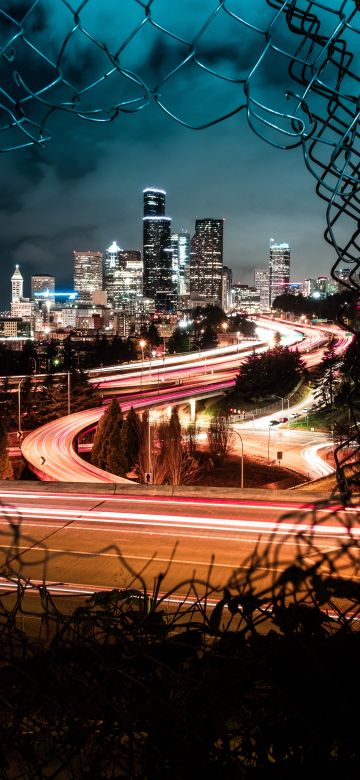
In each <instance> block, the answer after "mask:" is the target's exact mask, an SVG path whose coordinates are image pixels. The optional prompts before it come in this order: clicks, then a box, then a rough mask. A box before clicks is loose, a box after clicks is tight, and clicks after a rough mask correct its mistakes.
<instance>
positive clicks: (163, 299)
mask: <svg viewBox="0 0 360 780" xmlns="http://www.w3.org/2000/svg"><path fill="white" fill-rule="evenodd" d="M165 195H166V193H165V192H164V190H156V189H154V188H153V187H147V188H146V189H145V190H144V217H143V238H144V248H143V263H144V283H143V290H144V296H145V297H146V298H153V299H154V300H155V306H156V309H157V310H160V311H172V310H173V309H174V306H175V303H176V284H175V282H174V279H173V268H172V251H171V218H170V217H166V216H165Z"/></svg>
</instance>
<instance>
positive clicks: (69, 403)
mask: <svg viewBox="0 0 360 780" xmlns="http://www.w3.org/2000/svg"><path fill="white" fill-rule="evenodd" d="M70 376H71V375H70V371H68V372H67V406H68V414H71V401H70Z"/></svg>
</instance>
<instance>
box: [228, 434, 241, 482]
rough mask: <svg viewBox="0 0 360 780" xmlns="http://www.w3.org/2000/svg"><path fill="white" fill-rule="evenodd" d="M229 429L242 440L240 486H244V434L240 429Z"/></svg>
mask: <svg viewBox="0 0 360 780" xmlns="http://www.w3.org/2000/svg"><path fill="white" fill-rule="evenodd" d="M229 431H231V432H232V433H235V434H236V436H238V437H239V439H240V442H241V479H240V487H241V488H243V487H244V442H243V439H242V436H241V434H240V433H239V431H235V429H234V428H229Z"/></svg>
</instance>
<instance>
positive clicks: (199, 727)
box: [0, 0, 360, 778]
mask: <svg viewBox="0 0 360 780" xmlns="http://www.w3.org/2000/svg"><path fill="white" fill-rule="evenodd" d="M49 5H50V6H51V8H49ZM96 5H98V4H96ZM200 5H201V4H195V3H193V2H192V1H191V2H190V0H183V2H182V3H181V4H178V6H179V10H178V12H177V13H175V12H173V11H172V12H170V11H169V7H170V4H169V3H168V2H166V3H165V2H163V1H162V0H150V1H149V2H148V3H145V2H142V1H141V0H133V1H131V0H129V1H128V2H127V3H125V2H124V3H116V4H115V3H114V4H111V3H106V2H104V3H102V6H103V8H104V20H105V22H106V24H105V23H103V25H102V32H101V36H100V35H99V34H98V33H97V27H96V23H95V21H96V20H95V17H94V16H92V11H93V9H94V7H95V2H94V0H84V1H83V2H82V3H81V4H79V5H78V6H77V7H76V8H74V7H73V5H72V4H71V3H70V2H67V1H66V0H58V1H57V2H56V1H55V0H54V2H52V3H51V4H49V3H45V2H42V1H41V0H36V1H35V2H33V3H31V2H28V3H24V2H20V1H19V2H10V0H9V2H7V3H6V2H5V3H2V9H0V36H1V37H0V41H1V49H0V89H1V106H0V113H1V129H0V147H1V150H2V151H3V152H10V151H14V150H18V153H20V150H21V149H23V148H26V147H29V146H38V147H42V146H44V145H45V144H48V143H51V142H52V138H51V131H50V127H51V128H52V127H55V128H56V123H55V124H54V123H53V119H54V117H55V116H56V115H57V114H59V112H62V113H63V114H66V113H67V114H75V115H77V116H78V117H79V119H80V120H85V121H92V122H99V123H103V122H116V121H117V122H120V123H121V122H122V121H124V116H125V114H127V113H129V112H134V111H140V110H141V111H146V107H147V106H149V104H150V103H153V104H155V105H156V106H157V107H158V109H159V110H160V111H162V112H164V113H165V114H166V115H167V116H168V117H169V120H170V119H172V120H174V121H176V122H179V123H181V124H183V125H185V126H186V127H191V128H194V129H197V130H200V129H205V128H206V127H209V126H210V125H212V124H214V123H218V122H221V121H225V120H226V119H227V118H228V117H230V116H234V115H236V114H237V113H239V112H241V111H244V112H246V115H247V119H248V123H249V125H250V127H251V128H252V130H253V131H254V132H255V133H257V134H258V135H259V136H261V137H262V138H263V139H264V140H265V141H266V142H268V143H270V144H273V145H275V146H277V147H279V148H283V149H284V150H288V151H289V150H291V149H293V148H294V147H300V148H301V149H302V151H303V155H304V162H305V164H306V166H307V168H308V169H309V171H310V173H311V174H312V175H313V176H314V178H315V180H316V189H317V192H318V194H319V196H320V197H321V198H322V199H324V200H325V202H326V219H327V228H326V232H325V238H326V240H327V241H328V243H329V244H330V245H331V246H332V247H333V248H334V250H335V254H336V261H335V262H334V265H333V268H332V276H333V277H334V279H338V278H339V270H340V269H347V272H348V274H347V278H345V281H344V274H341V279H342V283H343V284H345V286H346V287H347V288H348V290H349V302H348V304H347V305H346V307H345V309H344V310H342V311H341V312H340V313H339V321H340V322H341V323H342V324H343V325H344V326H345V327H346V328H347V329H348V330H352V331H353V333H354V342H353V345H352V348H351V350H350V354H349V358H348V359H349V365H350V375H351V381H352V385H351V390H350V395H349V410H350V419H351V425H350V429H349V432H348V435H347V441H345V442H342V444H341V447H344V448H345V447H346V445H347V444H348V442H349V441H352V442H354V441H355V442H357V452H358V451H359V440H360V437H359V371H360V360H359V335H358V322H359V319H358V318H359V313H358V306H359V268H360V260H359V133H358V117H359V105H360V102H359V78H358V75H357V61H356V58H357V57H358V56H359V49H360V47H359V40H360V37H359V31H360V3H359V2H358V0H344V2H342V3H340V2H339V3H335V2H330V0H328V2H307V1H306V0H289V1H288V2H281V0H267V1H266V2H265V0H262V1H261V2H260V0H259V2H257V3H251V4H250V3H247V2H243V1H242V0H232V1H231V0H223V1H222V2H216V1H215V0H214V2H213V3H212V9H211V11H209V10H208V11H207V12H206V13H205V12H204V11H203V10H201V8H200ZM206 5H207V6H209V5H210V4H206ZM195 6H196V8H197V9H198V16H196V14H193V13H192V10H193V8H194V7H195ZM335 6H336V7H335ZM199 8H200V10H199ZM190 11H191V12H190ZM195 18H196V19H197V20H198V23H197V28H196V29H192V27H194V19H195ZM259 20H261V22H260V21H259ZM219 39H221V40H222V41H223V40H225V41H228V42H229V45H228V51H226V49H227V46H226V45H225V46H222V47H221V51H220V49H219V46H218V41H219ZM140 53H141V54H140ZM157 54H158V55H159V57H158V60H157V59H156V55H157ZM220 65H221V67H220ZM269 71H274V72H276V74H277V78H276V88H274V89H273V88H272V87H271V86H270V85H269V83H268V81H267V79H266V74H267V73H268V72H269ZM180 76H181V78H182V79H183V81H184V80H185V77H186V84H187V88H186V90H184V89H183V88H182V89H180V88H179V82H178V78H179V77H180ZM202 79H205V82H206V84H207V88H208V89H211V91H212V96H213V100H212V101H211V107H212V110H213V114H212V115H211V116H210V115H208V114H206V112H207V111H208V109H209V105H208V104H207V105H206V107H204V112H203V113H202V111H201V95H202V94H203V90H204V83H205V82H204V81H202ZM264 82H267V86H266V87H265V88H264ZM284 83H287V86H286V87H284V86H283V85H284ZM279 85H280V86H279ZM114 95H116V98H114ZM189 95H190V98H192V99H191V100H190V101H187V99H186V98H187V97H189ZM224 106H225V107H226V108H225V109H224V108H223V107H224ZM191 112H193V116H191ZM54 133H55V140H56V129H55V131H54ZM345 277H346V273H345ZM341 447H338V448H337V451H336V459H337V477H338V488H339V490H338V496H339V494H340V496H341V497H342V499H343V500H344V501H345V502H346V503H347V504H348V508H349V510H351V508H352V507H353V509H354V508H355V510H356V502H357V497H356V496H355V495H354V492H355V493H356V488H358V484H359V478H358V466H357V465H356V464H355V466H352V467H350V466H348V467H346V462H345V461H343V460H342V458H341V452H340V449H341ZM350 470H351V473H349V472H350ZM338 504H339V499H335V498H334V500H333V501H330V502H329V501H328V502H327V503H326V504H325V505H324V506H322V505H321V504H320V503H317V505H316V506H315V507H314V508H313V509H310V508H309V509H306V508H304V510H303V511H302V512H301V513H300V514H299V516H298V517H297V520H296V527H295V528H293V529H291V528H290V526H287V525H286V521H287V519H288V520H290V518H286V517H285V518H282V521H281V525H280V526H279V532H278V534H275V535H274V536H271V537H269V538H267V539H263V540H260V541H259V543H258V545H257V547H256V549H255V551H254V553H253V554H252V556H251V558H250V559H249V560H248V561H245V562H241V565H240V566H239V568H238V569H237V570H236V571H235V572H234V574H233V576H232V578H231V580H230V581H229V583H228V584H227V587H226V588H225V589H222V590H221V591H219V590H218V589H217V588H216V587H215V586H213V585H212V575H213V572H212V569H211V567H210V569H209V574H208V578H207V581H206V582H198V581H197V580H196V579H194V578H193V579H191V580H189V582H188V583H180V585H179V586H178V588H177V593H179V592H180V593H181V594H182V595H183V596H184V595H185V594H187V595H188V597H189V598H188V600H186V599H184V598H183V599H182V605H181V606H180V607H176V604H175V603H174V602H173V601H172V600H171V594H167V595H166V597H164V596H163V595H162V593H161V591H162V586H163V581H162V579H161V578H160V579H159V580H158V581H157V582H156V583H155V586H154V587H152V585H151V595H150V594H149V591H148V590H147V588H149V587H150V585H149V583H147V585H146V576H145V574H144V575H137V574H136V573H134V572H132V570H131V568H130V566H129V565H128V564H127V563H126V561H124V559H123V558H122V556H121V553H120V552H119V567H120V566H121V567H122V570H125V571H126V573H127V581H126V587H125V586H124V590H123V591H119V590H116V591H114V592H113V593H110V594H109V593H103V594H95V595H94V596H93V597H90V599H89V600H88V601H87V602H86V603H85V604H84V603H83V602H80V603H79V605H78V606H77V607H76V608H75V607H73V606H71V605H70V606H68V607H66V606H65V607H64V602H63V601H60V602H59V601H58V597H55V596H54V595H53V594H52V592H51V589H49V588H48V587H45V586H41V585H40V586H39V585H37V584H36V583H35V582H34V581H33V578H32V577H31V565H29V564H28V565H25V564H24V565H22V566H21V567H20V568H19V561H21V559H22V549H23V547H24V546H25V547H26V548H27V547H30V546H31V544H32V542H31V540H29V539H27V538H26V537H25V538H24V537H23V530H22V525H21V518H17V517H15V516H14V513H10V514H9V513H8V512H5V510H4V514H3V528H4V529H6V527H8V538H6V536H5V544H4V545H3V546H2V547H1V550H2V551H3V560H2V566H1V572H2V573H1V580H2V588H3V596H2V598H1V602H0V604H1V615H0V627H1V634H0V640H1V656H2V666H1V675H0V696H1V703H2V706H1V716H0V727H1V734H2V739H1V745H0V766H1V770H0V772H1V777H4V778H15V777H18V778H20V777H24V778H43V777H44V778H45V777H46V778H49V777H53V778H55V777H57V778H61V777H64V778H65V777H74V778H77V777H79V778H80V777H89V778H90V777H97V778H102V777H134V778H135V777H141V778H143V777H144V778H145V777H149V778H167V777H185V776H186V777H193V776H195V775H196V774H197V775H199V774H201V773H203V772H204V768H205V769H207V770H208V772H207V775H208V776H209V777H213V778H217V777H235V776H236V777H242V776H244V777H250V776H251V772H253V774H254V776H256V777H260V776H265V774H259V773H257V772H258V771H259V772H260V771H262V770H264V771H267V770H268V771H269V772H270V771H273V770H274V775H275V771H276V770H277V769H280V770H283V771H284V772H286V773H287V774H286V775H285V774H284V775H282V776H289V775H292V776H294V777H295V776H296V774H295V772H296V770H297V769H298V767H299V766H301V767H302V768H303V769H305V770H306V769H307V768H308V767H309V772H310V776H314V774H315V771H316V769H317V768H318V769H319V773H320V768H321V771H322V774H324V771H325V772H326V770H327V769H328V770H329V772H330V770H331V769H334V767H335V771H336V768H337V767H338V766H339V765H340V764H341V765H342V766H345V767H347V769H348V774H347V776H351V773H352V770H353V768H356V770H358V762H359V741H358V733H359V715H358V701H359V693H360V691H359V683H358V676H357V675H356V674H354V673H353V672H352V670H353V669H354V668H355V663H356V661H357V658H358V653H359V637H360V634H359V631H358V625H359V624H358V620H359V614H360V609H359V607H360V599H359V597H360V592H359V585H358V578H359V540H358V528H357V526H356V512H355V513H354V512H353V513H352V514H351V515H347V514H346V513H343V512H341V511H340V509H339V506H338ZM291 517H292V522H293V521H294V516H293V515H292V516H291ZM348 517H350V518H351V520H352V522H350V521H349V520H348ZM336 523H337V524H338V528H339V532H338V536H337V542H336V543H334V540H333V536H331V533H330V532H329V531H327V530H326V526H327V525H328V526H334V524H336ZM321 528H322V529H323V530H321ZM4 533H5V531H4ZM34 550H35V551H36V555H37V556H38V558H37V565H39V564H40V563H41V562H42V563H43V569H44V581H46V579H47V578H48V567H49V561H50V553H48V552H47V550H46V544H42V545H40V546H39V545H37V546H35V547H34ZM286 556H288V560H287V559H286ZM30 560H31V559H30ZM11 582H13V583H14V584H15V586H16V589H15V593H14V592H13V591H12V589H11V587H10V583H11ZM31 593H34V594H35V596H34V599H35V601H36V600H37V603H36V606H34V600H33V601H32V600H31V598H30V594H31ZM314 768H315V769H314ZM356 770H355V771H356ZM311 773H312V774H311ZM266 776H270V775H268V774H267V775H266ZM277 776H280V775H277ZM330 776H331V774H330Z"/></svg>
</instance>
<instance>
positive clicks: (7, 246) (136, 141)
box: [0, 0, 337, 308]
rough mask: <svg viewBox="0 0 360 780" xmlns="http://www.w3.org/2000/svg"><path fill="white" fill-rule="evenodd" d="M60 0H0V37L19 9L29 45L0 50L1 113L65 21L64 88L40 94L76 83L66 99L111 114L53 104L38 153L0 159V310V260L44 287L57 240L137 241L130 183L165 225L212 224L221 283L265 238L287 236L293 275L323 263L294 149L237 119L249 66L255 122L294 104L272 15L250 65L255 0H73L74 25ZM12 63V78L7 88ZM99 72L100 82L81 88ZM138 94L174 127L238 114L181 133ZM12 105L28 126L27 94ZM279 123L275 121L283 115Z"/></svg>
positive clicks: (62, 269) (320, 218)
mask: <svg viewBox="0 0 360 780" xmlns="http://www.w3.org/2000/svg"><path fill="white" fill-rule="evenodd" d="M69 5H70V4H65V3H64V2H63V1H62V0H51V3H50V2H48V0H39V2H38V3H36V2H35V3H32V2H31V1H29V2H26V1H24V0H22V2H14V0H11V2H10V0H9V2H5V3H2V8H3V12H2V13H3V15H2V17H1V16H0V35H1V40H2V44H3V45H5V41H6V40H10V38H11V34H14V32H16V30H17V29H18V28H17V25H16V24H15V21H16V20H17V21H20V20H21V19H22V20H23V27H24V30H25V38H26V40H27V41H29V42H31V44H32V47H30V46H29V44H28V43H27V44H26V43H25V44H24V42H23V40H21V39H19V40H16V41H15V42H14V52H15V57H14V58H13V59H12V60H11V61H8V60H5V59H4V58H2V59H0V83H1V85H2V88H3V90H4V93H3V107H4V108H5V110H6V108H7V107H8V105H9V96H10V97H14V98H15V99H20V100H21V99H22V98H23V97H24V95H25V94H26V91H27V90H28V91H29V92H31V91H35V90H37V89H39V88H40V87H45V86H46V85H49V84H50V83H51V82H52V79H53V77H54V74H55V69H54V68H52V67H51V66H50V65H48V64H45V60H44V57H40V56H39V54H38V52H37V50H40V51H41V52H42V54H43V55H46V56H47V57H48V59H49V60H50V61H51V62H52V63H55V62H56V61H57V59H58V57H59V54H60V52H61V45H62V42H63V41H64V37H65V36H66V35H67V34H69V33H71V30H72V29H73V30H74V32H73V33H72V34H71V35H70V37H69V39H68V44H67V45H66V46H65V49H64V50H63V54H62V56H61V72H62V75H63V78H64V79H65V80H66V81H67V82H68V84H67V86H66V87H64V86H63V87H61V88H59V87H58V86H55V87H52V88H49V89H47V90H45V91H44V93H43V97H44V100H46V101H48V102H49V103H54V104H58V103H59V102H61V101H63V102H64V103H65V102H66V101H69V100H70V99H71V98H72V96H73V94H74V93H75V92H77V93H78V95H79V98H78V102H77V106H78V107H79V109H80V110H81V111H82V112H84V113H86V112H89V111H90V112H93V111H94V110H95V109H101V110H100V111H99V113H98V114H92V116H93V118H94V117H96V118H98V119H101V120H105V119H108V118H109V117H110V116H112V115H113V114H112V109H113V107H114V106H115V105H118V106H119V107H120V109H121V110H120V112H119V114H118V116H117V117H116V118H115V119H114V121H112V122H110V123H109V122H105V121H101V122H89V121H86V120H85V119H81V118H79V117H77V116H75V115H74V114H73V113H72V112H71V111H57V112H55V113H53V114H52V115H51V116H50V117H49V118H48V121H47V123H46V127H47V130H48V131H49V133H50V135H51V137H50V138H49V140H48V141H47V142H46V143H45V145H44V148H41V147H38V146H32V147H29V148H27V149H23V150H15V151H11V152H6V153H4V154H3V155H2V157H1V162H2V167H1V185H2V186H1V191H0V207H1V208H0V229H1V243H2V257H3V275H2V284H1V287H0V296H1V302H0V306H1V308H3V307H4V306H6V305H7V303H8V299H9V287H8V278H9V276H10V275H11V272H12V268H13V265H14V263H15V262H17V263H19V264H20V266H21V268H22V271H23V275H24V277H25V280H26V281H29V279H30V274H31V273H33V272H38V273H41V272H43V273H47V272H49V273H54V274H55V276H56V279H57V284H58V287H59V288H60V287H61V286H64V285H66V286H71V285H72V250H73V249H94V250H95V249H100V250H104V249H105V248H106V247H107V246H108V245H109V244H110V243H111V242H112V241H113V240H116V241H117V242H118V243H119V244H120V246H122V247H124V248H139V249H141V248H142V219H141V217H142V190H143V188H144V187H146V186H155V187H156V186H158V187H160V188H163V189H165V190H166V191H167V212H168V214H169V216H171V217H172V218H173V228H174V230H177V229H182V228H184V229H187V230H189V231H190V232H192V231H193V228H194V221H195V218H196V217H205V216H214V217H224V218H225V220H226V224H225V252H224V262H225V263H226V264H227V265H230V266H231V267H232V268H233V271H234V279H235V280H236V281H240V282H250V283H251V282H252V275H251V271H252V269H253V268H254V267H261V266H262V265H264V264H266V262H267V258H268V247H269V240H270V237H273V238H275V239H277V240H279V241H281V242H282V241H287V242H289V243H290V245H291V249H292V277H293V279H301V278H304V277H306V276H313V275H315V274H317V273H319V274H323V273H327V272H328V271H329V268H330V266H331V264H332V262H333V260H334V252H333V251H332V250H331V248H329V247H328V246H327V244H326V243H325V241H324V239H323V237H322V233H323V230H324V228H325V204H324V203H323V202H322V201H321V200H319V199H318V197H317V196H316V194H315V182H314V179H313V178H312V176H311V174H310V173H309V172H308V171H307V170H306V168H305V165H304V161H303V156H302V151H301V149H299V148H296V149H292V150H280V149H277V148H274V147H273V146H271V145H269V144H268V143H266V142H265V141H264V140H262V139H260V138H259V137H258V136H257V135H256V133H255V132H254V130H252V129H250V127H249V123H248V120H247V116H246V111H245V110H244V109H241V106H245V104H246V99H245V91H244V80H245V79H246V78H247V77H248V76H249V74H251V77H250V79H249V80H248V81H247V85H246V88H247V92H248V95H250V98H251V100H252V101H255V100H256V101H258V102H259V103H261V104H262V106H263V107H264V108H262V109H260V110H259V113H260V114H261V116H263V117H265V118H266V119H269V118H270V117H271V114H270V113H269V112H270V111H277V112H280V113H281V112H283V111H286V112H288V113H291V111H292V110H293V109H294V106H295V103H296V101H295V99H294V98H291V97H290V99H287V98H286V92H287V91H288V90H290V91H295V88H296V89H297V90H299V85H295V83H293V82H292V80H291V78H290V76H289V74H288V62H289V60H288V58H287V56H286V53H292V52H293V51H295V49H296V47H297V46H298V44H299V40H298V37H297V36H294V35H290V34H289V32H288V29H287V25H286V23H285V20H284V19H283V18H280V19H279V20H278V21H277V22H276V23H274V25H273V27H272V29H271V35H270V40H271V42H272V48H270V49H269V50H268V51H267V53H266V54H265V56H264V57H263V59H261V60H260V56H261V54H262V52H264V50H265V47H266V36H265V35H264V31H265V30H266V28H267V27H268V26H269V23H270V21H271V19H273V18H274V15H275V10H274V9H273V8H270V7H269V4H268V3H267V2H266V0H253V2H252V3H251V4H249V3H248V2H245V1H244V0H232V1H230V0H229V2H227V3H224V4H223V7H221V8H220V7H219V3H218V2H217V0H206V1H205V0H204V1H203V0H181V2H179V1H178V0H153V2H152V3H149V4H146V3H145V2H139V1H137V0H122V2H118V0H101V2H98V0H88V2H87V3H85V5H83V8H82V10H80V12H79V20H78V21H79V27H78V28H77V29H75V28H74V14H73V13H71V12H70V10H69ZM147 5H148V8H149V9H150V12H151V22H150V21H149V18H148V19H147V20H145V23H143V22H144V19H146V6H147ZM249 6H251V7H250V8H249ZM331 6H336V4H335V3H331ZM73 7H74V8H75V6H73ZM77 7H78V8H79V7H80V4H79V3H78V5H77ZM216 9H219V10H218V12H217V13H215V12H216ZM0 13H1V11H0ZM5 13H8V14H9V17H10V20H9V18H8V17H5V15H4V14H5ZM213 13H214V16H213V18H212V19H211V15H212V14H213ZM235 17H236V18H235ZM240 18H242V21H240ZM336 18H337V17H335V16H333V15H332V14H327V15H324V18H323V24H324V30H326V31H327V32H329V31H330V30H331V29H332V27H333V26H334V24H335V21H336ZM210 19H211V21H210V22H209V20H210ZM207 22H208V23H207ZM251 26H255V27H257V28H258V29H257V30H254V29H252V27H251ZM201 29H203V32H202V34H201V35H200V36H199V37H197V35H198V33H199V32H200V30H201ZM261 30H262V31H263V33H261ZM134 31H136V32H135V35H134V36H133V37H132V38H131V35H132V33H134ZM180 39H181V40H180ZM189 42H193V44H195V45H194V46H193V49H192V51H193V52H195V57H196V62H187V63H185V64H182V63H184V60H185V59H186V57H187V56H188V54H189V51H190V48H189ZM104 47H106V51H109V52H110V53H111V55H112V57H113V56H115V58H116V57H118V59H116V62H117V64H118V66H119V67H120V68H121V70H122V73H121V74H119V73H118V72H115V73H111V70H112V67H113V65H112V62H111V57H109V56H108V55H107V54H106V52H105V51H104ZM275 49H276V50H275ZM284 53H285V54H284ZM179 66H180V67H179ZM14 71H16V72H17V73H20V76H21V79H22V81H23V84H24V86H22V85H21V83H20V86H19V80H18V84H16V83H15V81H14ZM105 72H108V73H109V77H108V78H107V79H106V80H105V81H101V83H100V84H99V85H98V86H94V87H91V88H90V89H88V90H87V91H86V92H82V90H84V88H85V87H89V86H90V85H91V84H92V83H93V82H95V81H96V79H98V78H100V79H101V77H102V75H103V74H104V73H105ZM214 72H215V73H216V74H221V75H222V76H223V78H219V77H218V76H217V75H214ZM169 74H172V75H170V77H169V78H167V76H169ZM144 84H145V85H146V89H145V88H144V86H143V85H144ZM70 85H71V86H70ZM154 95H155V96H157V99H158V100H159V101H160V103H161V105H162V106H163V107H164V109H165V110H166V111H167V112H169V113H170V114H174V115H175V116H176V117H177V119H178V120H180V121H182V122H184V123H185V124H186V123H187V124H190V125H196V126H199V125H203V124H208V123H211V122H213V121H214V120H215V119H218V118H220V117H222V116H223V115H225V114H227V113H230V112H233V111H236V109H240V110H239V111H238V112H237V113H235V114H234V115H233V116H232V117H231V118H230V119H227V120H226V121H223V122H220V123H218V124H214V125H212V126H210V127H208V128H207V129H202V130H200V129H199V130H193V129H189V128H187V127H185V126H182V125H181V124H179V122H178V121H175V119H174V118H172V117H171V116H169V115H167V114H166V113H165V111H164V110H162V109H161V108H160V107H159V106H158V105H156V102H155V99H154ZM147 99H148V101H149V104H148V105H145V103H146V102H147ZM126 101H137V102H128V103H126ZM22 105H23V106H24V108H25V111H26V112H27V115H28V116H29V117H30V118H32V119H33V120H34V121H40V119H41V118H42V117H43V116H44V115H45V113H46V111H47V108H46V106H44V105H42V106H40V107H39V105H38V103H37V101H34V100H29V101H27V102H26V103H23V104H22ZM140 106H144V107H142V108H141V110H138V111H137V112H135V113H128V111H129V109H134V108H135V107H140ZM124 109H126V112H125V111H124ZM252 109H253V111H254V110H255V104H254V103H252ZM256 110H258V109H256ZM3 114H4V111H3ZM4 116H6V114H4ZM302 118H305V117H304V116H302ZM282 126H283V128H284V129H285V130H287V131H289V130H290V129H291V128H290V123H289V121H287V120H285V121H284V122H283V124H282ZM255 129H257V130H259V131H261V132H264V125H263V126H261V124H259V123H255ZM265 134H266V137H267V138H268V140H271V141H273V142H275V143H288V142H289V140H286V141H284V138H285V136H282V135H281V134H279V133H276V132H275V133H273V132H272V131H270V130H269V129H268V128H265ZM5 137H6V140H5ZM20 142H21V137H20V134H15V133H14V132H13V133H12V136H11V137H10V134H9V133H7V134H5V133H0V148H3V146H4V145H5V144H9V145H11V143H13V144H14V145H16V144H17V143H20ZM26 289H27V292H29V287H28V286H27V288H26Z"/></svg>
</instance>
